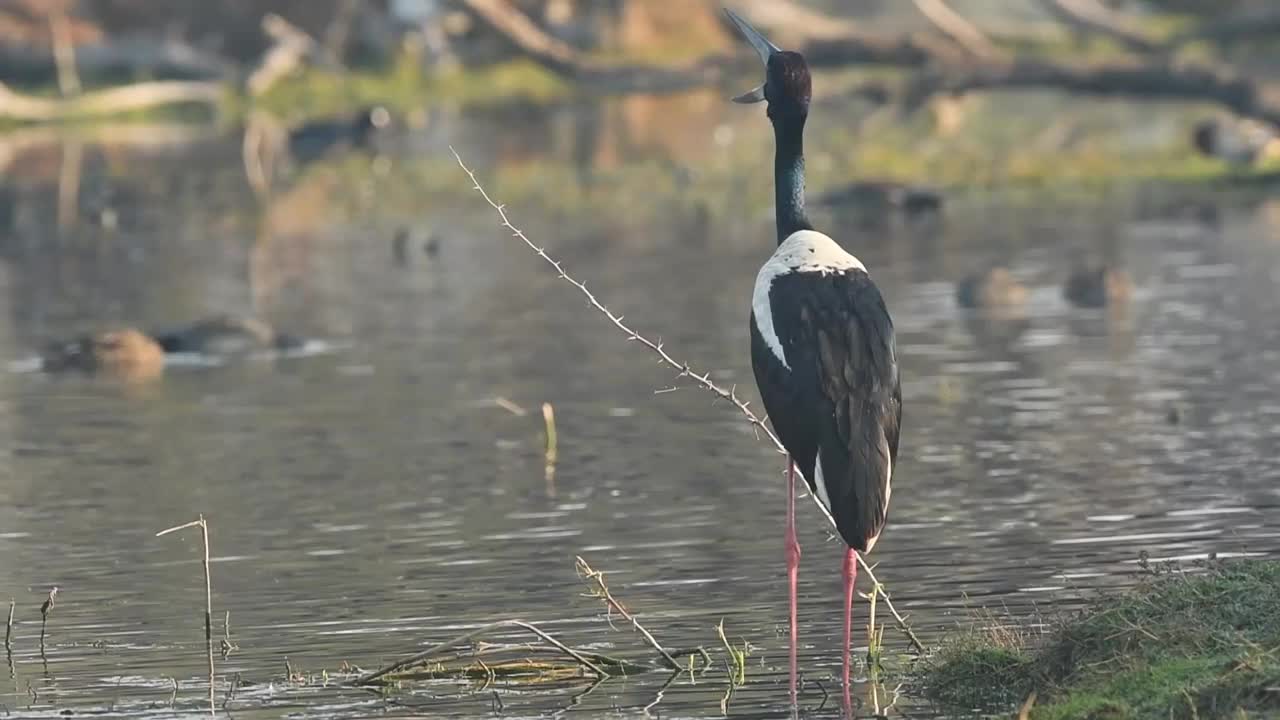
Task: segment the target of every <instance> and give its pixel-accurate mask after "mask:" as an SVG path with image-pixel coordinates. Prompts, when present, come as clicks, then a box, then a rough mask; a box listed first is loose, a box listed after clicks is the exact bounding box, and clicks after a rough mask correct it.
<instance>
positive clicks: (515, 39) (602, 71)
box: [459, 0, 724, 92]
mask: <svg viewBox="0 0 1280 720" xmlns="http://www.w3.org/2000/svg"><path fill="white" fill-rule="evenodd" d="M459 2H460V3H461V4H462V5H463V6H464V7H465V8H467V9H468V10H469V11H471V13H472V14H473V15H475V16H476V18H478V19H479V20H480V21H481V22H483V23H485V24H486V25H488V26H489V28H490V29H492V30H493V31H494V32H496V33H498V34H499V35H501V36H503V37H505V38H506V39H507V40H508V41H509V42H510V43H511V44H512V45H513V46H515V47H516V49H518V50H519V51H520V52H522V53H524V54H525V55H527V56H528V57H529V59H531V60H533V61H534V62H536V63H538V64H539V65H541V66H542V67H544V68H546V69H547V70H549V71H551V72H552V73H554V74H556V75H559V76H560V77H565V78H569V79H572V80H574V81H575V82H577V83H579V84H584V85H588V86H591V87H594V88H603V89H607V90H608V91H610V92H636V91H645V90H647V91H672V90H680V89H685V88H689V87H696V86H699V85H705V84H707V83H709V82H712V81H714V80H715V79H717V78H718V77H719V76H720V75H721V72H722V71H721V67H722V66H723V64H724V63H723V59H722V58H720V57H717V56H710V57H706V58H703V59H701V60H699V61H697V62H695V63H693V64H692V65H690V66H687V67H683V68H670V67H659V66H655V65H615V64H604V63H600V62H596V61H594V60H592V59H590V58H587V57H584V56H583V55H582V53H579V52H578V51H577V50H576V49H574V48H573V47H572V46H570V45H568V44H567V43H565V42H563V41H561V40H560V39H558V38H556V37H553V36H551V35H550V34H548V33H546V32H544V31H543V30H542V28H539V27H538V26H537V24H535V23H534V22H533V21H532V20H530V19H529V17H528V16H527V15H525V14H524V13H523V12H521V11H520V10H519V9H518V8H516V7H515V6H514V5H512V4H511V3H510V2H509V1H508V0H459Z"/></svg>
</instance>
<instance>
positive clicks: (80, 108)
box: [0, 80, 225, 121]
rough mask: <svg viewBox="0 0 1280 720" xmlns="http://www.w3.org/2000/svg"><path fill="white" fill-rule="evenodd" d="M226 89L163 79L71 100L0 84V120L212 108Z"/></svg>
mask: <svg viewBox="0 0 1280 720" xmlns="http://www.w3.org/2000/svg"><path fill="white" fill-rule="evenodd" d="M224 92H225V88H224V86H223V85H222V84H221V83H216V82H196V81H192V82H186V81H179V80H163V81H159V82H142V83H135V84H133V85H125V86H123V87H116V88H110V89H108V90H97V91H95V92H87V93H84V94H82V95H77V96H75V97H71V98H62V99H58V98H45V97H36V96H33V95H24V94H22V93H19V92H16V91H14V90H12V89H10V88H9V86H7V85H5V84H3V83H0V117H8V118H13V119H16V120H28V121H49V120H65V119H68V118H77V117H96V116H103V115H118V114H121V113H127V112H132V111H135V110H146V109H148V108H154V107H160V106H163V105H179V104H187V103H199V104H208V105H214V104H217V103H218V102H219V101H221V100H222V97H223V93H224Z"/></svg>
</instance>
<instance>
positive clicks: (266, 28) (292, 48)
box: [245, 13, 319, 96]
mask: <svg viewBox="0 0 1280 720" xmlns="http://www.w3.org/2000/svg"><path fill="white" fill-rule="evenodd" d="M262 31H263V32H264V33H266V34H267V35H268V36H269V37H271V39H272V40H274V41H275V42H274V44H273V45H272V46H271V47H270V48H268V49H267V52H266V53H265V54H264V55H263V56H262V61H261V62H259V63H258V67H257V68H255V69H254V70H253V72H251V73H249V77H248V79H247V80H246V81H245V87H246V89H248V91H249V94H250V95H254V96H257V95H262V94H263V93H265V92H266V91H267V90H270V89H271V87H272V86H274V85H275V84H276V83H277V82H279V81H280V80H282V79H284V78H285V77H288V76H289V75H291V74H293V73H294V72H295V71H297V70H298V68H300V67H302V65H303V63H304V62H305V61H306V60H307V59H308V58H310V57H312V56H314V55H315V54H316V53H317V52H318V47H319V46H318V45H317V44H316V41H315V40H314V39H312V37H311V36H310V35H308V34H307V33H305V32H303V31H302V30H300V29H298V28H297V27H295V26H294V25H293V24H292V23H290V22H289V21H288V20H285V19H284V18H282V17H280V16H279V15H276V14H274V13H272V14H269V15H267V16H266V17H264V18H262Z"/></svg>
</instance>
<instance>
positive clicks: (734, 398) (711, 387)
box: [450, 148, 925, 652]
mask: <svg viewBox="0 0 1280 720" xmlns="http://www.w3.org/2000/svg"><path fill="white" fill-rule="evenodd" d="M450 151H451V152H452V153H453V156H454V158H455V159H456V160H457V161H458V166H459V167H461V168H462V171H463V172H465V173H466V174H467V177H469V178H471V183H472V186H473V188H474V189H475V191H476V192H478V193H480V197H482V198H484V201H485V202H486V203H488V204H489V207H491V208H493V209H494V211H496V212H497V213H498V218H499V220H500V221H501V224H502V227H503V228H506V229H507V230H509V231H510V232H511V234H512V236H514V237H516V238H518V239H519V240H520V241H521V242H523V243H524V244H525V245H526V246H527V247H528V248H529V249H530V250H533V251H534V252H535V253H537V255H538V257H540V258H542V260H543V262H545V263H547V264H548V265H550V266H551V268H552V269H554V270H555V271H556V273H557V274H558V275H559V277H560V279H562V280H564V281H565V282H567V283H569V284H570V285H572V286H574V287H575V288H577V289H578V292H580V293H582V295H583V296H584V297H586V299H587V302H588V304H590V305H591V307H592V308H594V309H595V310H596V311H597V312H599V313H600V314H602V315H604V316H605V317H606V318H607V319H608V320H609V322H610V323H612V324H613V326H614V327H616V328H618V329H619V330H621V331H622V332H623V333H624V334H626V336H627V339H628V340H631V341H633V342H637V343H639V344H640V345H642V346H644V347H645V348H647V349H648V350H649V351H650V352H652V353H653V354H654V355H656V356H657V357H658V359H659V360H660V361H661V362H662V363H663V364H664V365H666V366H667V367H668V368H671V369H672V370H674V371H676V372H677V373H678V374H677V376H676V377H677V378H685V377H687V378H691V379H692V380H693V381H694V382H695V383H696V384H697V385H699V386H701V387H702V388H704V389H706V390H708V391H710V392H711V393H712V394H714V395H716V396H717V397H719V398H721V399H723V400H727V401H729V403H730V404H732V405H733V406H734V407H736V408H737V409H738V411H739V412H741V413H742V415H743V417H744V418H746V420H747V422H748V423H749V424H751V425H752V426H753V427H754V428H756V429H757V430H759V431H760V432H762V433H764V435H765V437H767V438H768V439H769V440H770V441H771V442H772V443H773V446H774V448H775V449H776V450H777V451H778V452H779V453H783V454H786V448H785V447H783V445H782V442H781V441H780V440H778V436H777V435H774V434H773V431H772V430H770V429H769V427H768V426H767V425H765V424H764V421H763V420H761V419H760V418H759V417H757V416H756V414H755V413H754V412H752V411H751V408H749V407H748V405H747V403H746V402H745V401H743V400H742V399H741V398H739V397H738V394H737V388H736V386H735V387H731V388H730V389H728V390H725V389H724V388H722V387H720V386H719V385H717V384H716V383H714V382H712V381H711V373H703V374H701V375H699V374H698V373H696V372H694V371H693V369H692V368H691V367H690V366H689V364H688V363H686V362H681V361H679V360H676V359H675V358H674V357H672V356H671V355H670V354H669V353H668V352H667V351H666V349H665V347H664V346H663V343H662V340H658V341H657V342H654V341H653V340H650V339H649V338H647V337H645V336H643V335H641V334H640V333H639V332H638V331H636V330H633V329H632V328H631V326H629V325H627V324H626V323H624V322H623V320H622V317H621V316H620V315H615V314H614V313H613V311H612V310H610V309H609V308H607V307H605V306H604V305H603V304H602V303H601V302H600V301H599V300H597V299H596V296H595V295H593V294H592V293H591V291H590V290H588V289H587V286H586V285H585V284H584V283H582V282H581V281H579V280H576V279H574V278H573V277H572V276H571V275H569V274H568V273H567V272H565V269H564V266H563V265H562V264H561V263H560V261H558V260H556V259H554V258H552V257H551V256H550V255H548V254H547V252H546V250H545V249H544V248H542V247H540V246H538V245H537V244H535V243H534V242H533V241H532V240H530V239H529V238H528V236H526V235H525V234H524V231H522V230H520V229H519V228H517V227H516V226H515V225H512V224H511V220H510V219H509V218H508V217H507V211H506V206H505V205H500V204H498V203H497V202H495V201H494V200H493V198H491V197H490V196H489V193H488V192H486V191H485V189H484V187H482V186H481V185H480V181H479V180H478V179H476V175H475V173H474V172H472V171H471V169H470V168H468V167H467V166H466V163H464V162H463V161H462V156H460V155H459V154H458V151H457V150H454V149H453V148H450ZM809 496H810V497H811V498H812V499H813V502H814V503H815V504H818V505H819V507H821V502H820V501H819V500H818V498H817V496H816V495H814V494H813V493H809ZM823 516H824V517H829V516H828V515H827V513H826V512H825V511H824V512H823ZM857 557H858V564H859V565H861V566H862V570H863V572H864V573H865V574H866V575H867V577H869V578H870V579H871V582H872V583H875V584H876V585H880V586H881V590H880V596H881V597H883V598H884V601H885V606H886V607H888V608H889V612H890V613H892V614H893V617H894V620H895V621H896V622H897V625H898V628H899V629H900V630H902V632H903V633H904V634H905V635H906V636H907V639H908V640H910V642H911V644H912V646H913V647H915V648H916V649H917V650H919V651H921V652H923V651H924V649H925V648H924V644H923V643H921V642H920V640H919V638H917V637H916V634H915V632H913V631H912V630H911V626H909V625H908V624H907V621H906V618H904V617H903V616H902V615H901V614H899V613H898V610H897V608H895V607H894V606H893V601H892V600H891V599H890V597H889V595H888V593H886V592H884V590H883V583H881V582H880V581H879V580H877V579H876V576H875V573H874V572H873V571H872V569H871V566H870V565H869V564H868V563H867V561H866V559H865V558H864V557H863V554H862V553H858V554H857Z"/></svg>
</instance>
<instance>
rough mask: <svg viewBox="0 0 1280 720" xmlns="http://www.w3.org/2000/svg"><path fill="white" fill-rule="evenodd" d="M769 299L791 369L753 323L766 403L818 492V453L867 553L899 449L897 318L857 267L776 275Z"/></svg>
mask: <svg viewBox="0 0 1280 720" xmlns="http://www.w3.org/2000/svg"><path fill="white" fill-rule="evenodd" d="M770 306H771V308H772V310H773V323H774V328H775V329H776V330H777V332H778V338H779V341H780V342H781V343H782V346H783V348H784V350H785V352H786V356H787V362H788V365H790V370H787V369H786V368H784V367H783V366H782V365H781V364H780V363H778V362H777V361H776V360H774V359H773V358H772V354H771V353H770V354H769V356H768V357H763V356H762V354H761V352H760V350H761V349H763V351H764V352H766V353H767V352H768V348H767V347H765V346H764V343H763V340H762V339H761V338H760V337H759V331H758V329H756V328H754V326H753V329H752V343H753V359H755V365H756V377H757V382H759V384H760V390H761V395H762V397H763V399H764V403H765V409H766V410H768V411H769V416H770V418H771V420H772V422H773V424H774V427H775V428H776V429H777V430H778V435H779V439H781V440H782V442H783V445H785V446H786V447H787V450H788V452H790V453H791V455H792V457H793V458H794V459H795V460H796V462H797V464H798V465H799V467H800V469H801V471H802V472H803V473H804V476H805V479H806V480H807V481H808V484H809V487H810V489H811V490H813V491H815V492H817V488H816V485H815V482H816V474H815V468H816V465H817V462H818V453H819V452H820V453H821V464H822V476H823V485H824V488H823V489H824V490H825V492H826V495H827V498H828V499H829V501H830V509H831V515H832V517H833V519H834V520H835V522H836V528H837V530H838V531H839V532H840V535H841V537H842V538H843V539H844V541H845V542H846V543H847V544H848V545H849V546H850V547H852V548H854V549H856V550H859V551H863V552H865V551H867V550H869V549H870V546H871V545H872V544H873V543H874V542H875V539H876V538H877V537H878V536H879V534H880V531H881V529H882V528H883V527H884V521H885V513H886V511H887V509H888V501H889V480H890V476H891V471H892V467H893V465H894V463H895V462H896V460H897V455H898V431H899V426H900V423H901V419H902V392H901V385H900V382H899V378H898V364H897V351H896V347H895V342H894V333H893V321H892V320H891V319H890V317H889V312H888V310H887V309H886V308H885V304H884V299H883V297H881V295H880V291H879V289H877V288H876V286H875V284H874V283H872V282H871V278H870V277H869V276H868V275H867V274H866V273H865V272H862V271H860V270H850V271H842V272H826V273H820V272H794V273H788V274H786V275H782V276H779V277H777V278H775V279H774V281H773V285H772V287H771V291H770ZM762 366H763V367H762ZM819 496H821V493H819Z"/></svg>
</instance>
